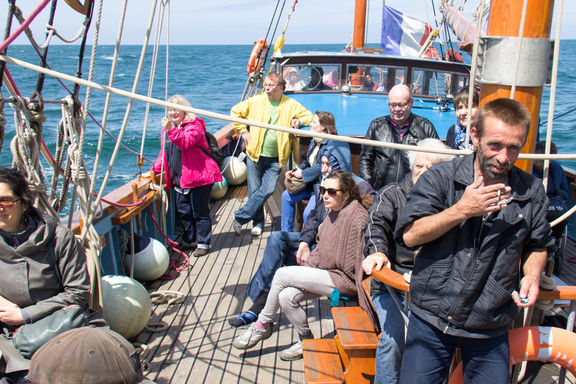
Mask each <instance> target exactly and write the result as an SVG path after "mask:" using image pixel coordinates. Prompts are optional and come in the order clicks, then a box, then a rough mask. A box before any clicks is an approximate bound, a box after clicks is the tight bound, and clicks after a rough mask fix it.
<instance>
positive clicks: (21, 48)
mask: <svg viewBox="0 0 576 384" xmlns="http://www.w3.org/2000/svg"><path fill="white" fill-rule="evenodd" d="M342 48H343V46H341V45H287V46H285V47H284V51H285V52H293V51H302V50H315V51H318V50H327V51H338V50H341V49H342ZM79 50H80V47H79V46H77V45H74V46H64V45H55V46H52V47H50V49H49V51H48V59H47V61H48V65H49V66H50V67H51V68H52V69H54V70H56V71H58V72H64V73H67V74H71V75H74V74H76V73H77V72H78V65H79V64H78V61H79V60H78V57H79ZM251 50H252V46H248V45H191V46H185V45H178V46H170V47H169V48H168V50H167V49H166V47H161V48H160V50H159V52H158V60H157V64H156V73H155V75H154V78H153V79H152V80H153V82H152V88H151V96H152V97H154V98H158V99H165V98H166V95H168V96H170V95H173V94H181V95H183V96H185V97H186V98H187V99H188V100H189V101H190V102H191V104H192V106H193V107H196V108H199V109H203V110H208V111H212V112H218V113H222V114H229V112H230V108H232V106H233V105H234V104H236V103H237V102H238V101H240V97H241V95H242V91H243V90H244V87H245V84H246V80H247V77H248V76H247V74H246V65H247V61H248V57H249V55H250V52H251ZM141 51H142V47H141V46H122V47H121V49H120V52H119V56H118V57H119V60H118V64H117V68H116V73H115V78H114V87H116V88H120V89H122V90H126V91H131V90H132V89H136V93H139V94H142V95H147V94H148V92H149V85H150V84H151V56H152V51H153V47H152V46H150V47H149V49H148V51H147V56H146V60H145V64H144V66H143V71H142V74H141V76H140V81H139V83H138V84H136V85H135V84H134V79H135V75H136V68H137V66H138V62H139V59H140V54H141ZM575 52H576V40H564V41H562V42H561V55H560V65H559V72H558V89H557V94H556V106H555V112H554V114H555V115H560V114H562V113H565V112H567V111H569V110H571V109H572V108H574V102H573V92H572V91H573V87H574V86H575V85H576V74H574V71H573V68H576V53H575ZM90 53H91V47H90V46H88V47H87V48H86V52H85V55H84V60H83V62H82V63H81V64H82V65H81V67H80V72H81V73H82V77H83V78H85V79H86V78H87V77H88V72H89V63H90ZM7 54H8V56H12V57H15V58H18V59H21V60H24V61H27V62H30V63H33V64H38V63H39V62H40V59H39V58H38V55H37V53H36V52H35V50H34V49H33V48H32V47H31V46H25V45H14V46H10V47H9V49H8V52H7ZM113 57H114V46H111V45H106V46H100V47H98V49H97V54H96V64H95V67H94V68H95V69H94V77H93V81H94V82H97V83H100V84H108V82H109V79H110V69H111V66H112V61H113ZM166 57H168V59H169V60H166ZM7 68H8V69H9V71H10V73H11V75H12V77H13V78H14V80H15V83H16V85H17V86H18V89H19V91H20V93H21V94H22V95H23V96H25V97H29V96H31V95H32V94H33V92H34V90H35V87H36V83H37V77H38V74H37V73H36V72H34V71H31V70H27V69H23V68H21V67H18V66H14V65H8V66H7ZM166 73H168V76H167V78H166ZM64 84H65V85H66V87H68V89H70V90H73V89H74V84H72V83H69V82H64ZM80 90H81V91H80V93H79V99H80V100H81V102H82V103H84V98H85V95H86V89H85V88H84V87H81V88H80ZM2 91H3V96H4V97H5V98H6V97H9V94H8V92H7V91H6V89H3V90H2ZM68 94H69V92H68V91H67V90H66V88H65V87H64V86H63V85H62V84H60V82H59V81H58V80H56V79H54V78H49V77H47V78H46V79H45V81H44V84H43V89H42V95H43V98H44V99H45V100H61V99H62V98H64V97H66V96H67V95H68ZM105 99H106V94H105V93H104V92H103V91H99V90H95V89H94V90H92V94H91V101H90V111H91V113H92V114H93V115H94V117H95V118H96V119H97V120H98V121H102V113H103V110H104V103H105ZM543 99H544V102H543V105H542V108H541V120H542V121H545V120H547V119H548V117H547V113H548V100H549V88H546V89H545V92H544V98H543ZM127 105H128V99H127V98H125V97H122V96H117V95H112V98H111V103H110V108H109V113H108V118H107V125H106V129H107V130H108V131H109V132H110V134H111V135H112V136H114V137H117V136H118V134H119V132H120V128H121V126H122V123H123V120H124V117H125V116H126V114H127ZM385 113H386V109H385V108H384V107H383V114H385ZM45 114H46V122H45V123H44V126H43V137H44V141H45V142H46V145H47V147H48V148H49V149H50V151H52V153H53V152H54V149H55V146H56V134H57V126H58V122H59V121H60V119H61V115H62V114H61V110H60V106H59V105H54V104H47V105H46V106H45ZM4 115H5V117H6V120H8V124H7V126H6V138H5V140H4V145H3V148H2V152H1V153H0V164H1V165H4V166H9V165H10V164H11V162H12V155H11V153H10V148H9V144H10V140H11V139H12V137H13V136H14V118H13V110H12V108H11V107H10V106H9V105H6V106H5V107H4ZM164 115H165V111H164V108H162V107H159V106H155V105H150V107H149V116H148V124H147V126H146V127H145V124H144V122H145V116H146V104H145V103H143V102H140V101H134V104H133V107H132V110H131V113H130V115H129V118H128V120H127V126H126V133H125V136H124V139H123V140H122V143H123V145H125V146H126V147H128V148H130V149H131V150H132V151H134V152H137V153H138V152H140V148H141V147H143V148H144V149H143V155H144V156H145V158H146V159H148V160H149V161H154V159H155V158H156V156H157V154H158V150H159V146H160V129H161V126H160V121H161V120H162V117H163V116H164ZM375 117H377V116H375ZM204 120H205V122H206V126H207V128H208V130H209V131H211V132H215V131H217V130H218V129H220V128H221V127H223V126H224V125H226V124H227V122H225V121H222V120H217V119H211V118H204ZM575 125H576V112H574V113H570V114H567V115H566V116H564V117H562V118H560V119H558V120H555V121H554V134H553V140H554V142H555V143H556V144H557V146H558V148H559V152H560V153H572V152H575V149H576V145H575V143H576V138H575V137H576V135H574V133H573V132H572V131H573V129H574V126H575ZM366 128H368V127H366ZM545 128H546V127H545V126H543V127H541V128H540V131H541V133H540V137H541V138H542V139H543V138H544V137H545ZM99 133H100V129H99V127H98V125H97V124H96V123H94V122H93V121H92V120H90V119H89V120H88V123H87V129H86V139H85V143H84V158H85V160H86V164H87V168H88V172H89V173H90V174H91V173H92V169H93V164H94V158H95V156H96V149H97V143H98V136H99ZM114 146H115V141H114V140H113V139H111V138H110V137H108V136H105V137H104V145H103V150H102V154H101V160H100V165H99V171H98V175H99V178H100V179H101V178H102V176H103V175H104V173H105V172H106V169H107V168H108V166H109V163H110V160H111V156H112V152H113V150H114ZM136 158H137V157H136V155H135V154H134V153H131V152H129V151H127V150H124V149H121V150H120V152H119V154H118V158H117V159H116V162H115V164H114V168H113V172H112V174H111V178H110V180H109V182H108V185H107V186H106V192H111V191H112V190H114V189H115V188H118V187H119V186H121V185H123V184H125V183H127V182H129V181H130V180H132V179H133V178H135V177H136V176H137V175H138V172H139V169H138V167H137V161H136ZM562 163H563V164H564V165H567V166H569V167H571V168H576V161H562ZM43 167H44V168H45V171H46V174H50V173H51V171H50V169H49V167H48V166H47V163H46V162H43ZM149 168H150V164H149V162H146V163H145V165H144V166H143V167H142V168H141V171H142V172H145V171H148V170H149ZM97 185H99V183H97Z"/></svg>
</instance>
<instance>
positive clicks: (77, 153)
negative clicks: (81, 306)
mask: <svg viewBox="0 0 576 384" xmlns="http://www.w3.org/2000/svg"><path fill="white" fill-rule="evenodd" d="M64 100H65V101H66V103H65V104H63V105H62V117H63V127H64V129H65V130H67V131H68V132H67V135H68V138H69V142H70V144H69V146H68V150H67V152H68V159H69V163H70V167H71V169H72V172H71V175H72V183H73V184H74V193H75V194H76V195H77V198H78V203H79V204H78V209H79V210H80V213H81V215H82V216H83V217H86V216H87V213H88V211H92V210H91V209H90V208H89V206H90V202H91V196H90V195H91V190H90V182H89V178H88V173H87V171H86V167H85V163H84V157H83V156H82V151H81V147H82V146H81V140H82V136H81V135H80V133H81V131H82V118H81V117H80V116H77V114H75V113H74V100H73V99H72V96H67V97H66V98H64ZM71 211H72V210H71ZM82 231H83V233H84V234H85V236H84V237H82V236H76V237H77V238H78V240H79V241H80V244H81V245H82V247H83V248H84V250H85V253H86V264H87V267H88V273H89V275H90V281H91V284H92V289H91V293H92V307H93V308H99V307H100V303H101V295H102V292H101V289H100V252H101V251H102V249H103V245H102V241H101V240H100V235H98V232H97V231H96V229H95V228H94V226H93V225H92V223H87V222H85V223H84V226H83V228H82Z"/></svg>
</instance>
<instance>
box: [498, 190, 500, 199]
mask: <svg viewBox="0 0 576 384" xmlns="http://www.w3.org/2000/svg"><path fill="white" fill-rule="evenodd" d="M498 201H500V190H498Z"/></svg>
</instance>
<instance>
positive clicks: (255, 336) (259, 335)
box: [232, 323, 272, 349]
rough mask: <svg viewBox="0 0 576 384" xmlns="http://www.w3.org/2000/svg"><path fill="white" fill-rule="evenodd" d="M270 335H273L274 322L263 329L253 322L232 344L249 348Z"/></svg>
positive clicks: (235, 346) (236, 346) (238, 347)
mask: <svg viewBox="0 0 576 384" xmlns="http://www.w3.org/2000/svg"><path fill="white" fill-rule="evenodd" d="M270 336H272V324H270V326H269V327H268V328H267V329H265V330H263V331H262V330H260V329H258V328H256V326H255V325H254V323H252V324H250V327H248V329H247V330H246V331H245V332H244V333H243V334H241V335H240V336H238V337H237V338H236V339H234V342H233V343H232V345H233V346H234V348H236V349H249V348H252V347H253V346H255V345H256V344H258V343H259V342H260V341H262V340H266V339H268V338H270Z"/></svg>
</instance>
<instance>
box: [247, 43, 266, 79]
mask: <svg viewBox="0 0 576 384" xmlns="http://www.w3.org/2000/svg"><path fill="white" fill-rule="evenodd" d="M267 48H268V44H266V39H264V38H262V39H260V40H258V41H255V42H254V48H252V53H251V54H250V58H249V59H248V67H247V68H246V71H247V72H248V74H251V73H252V72H254V71H257V70H259V69H260V67H261V66H262V64H263V62H264V55H263V51H264V50H265V49H267Z"/></svg>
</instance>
